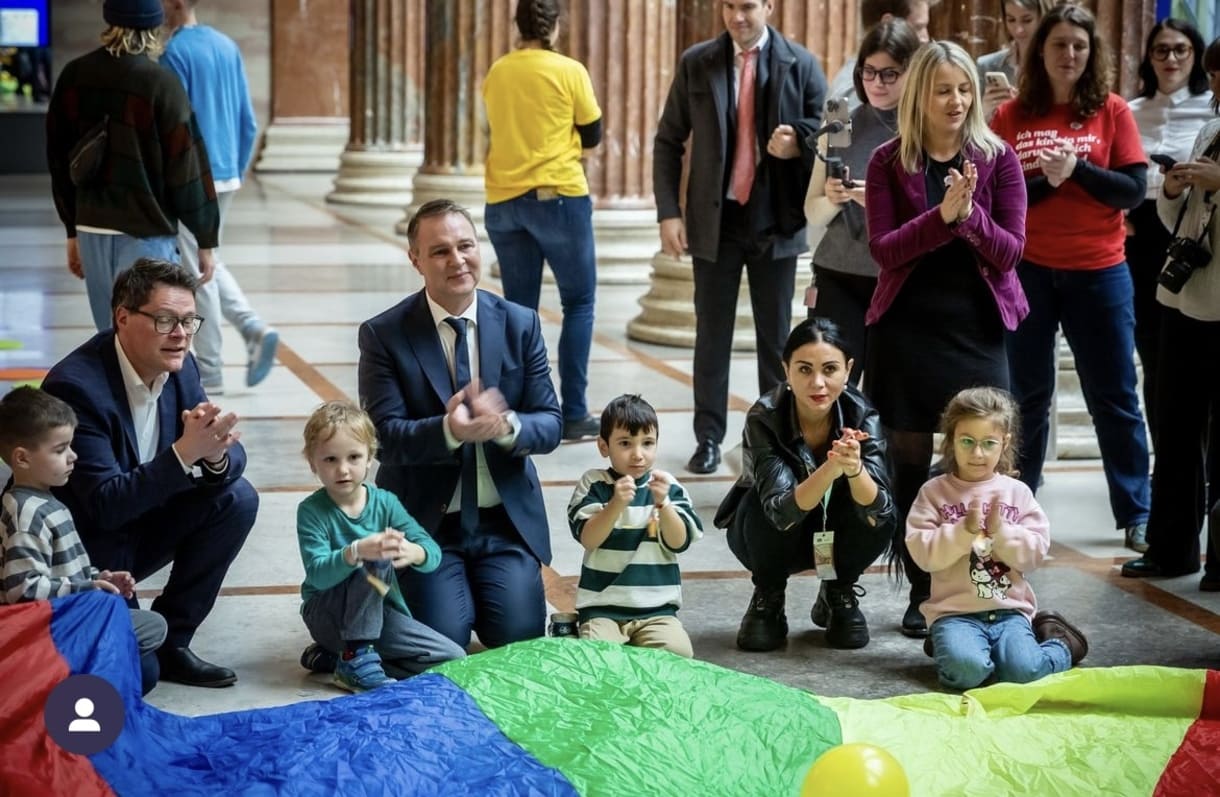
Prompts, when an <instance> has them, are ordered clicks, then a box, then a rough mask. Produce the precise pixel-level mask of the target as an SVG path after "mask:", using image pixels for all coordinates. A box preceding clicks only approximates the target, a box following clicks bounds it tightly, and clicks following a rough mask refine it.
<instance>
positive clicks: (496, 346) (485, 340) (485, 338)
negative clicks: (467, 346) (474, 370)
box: [477, 291, 504, 387]
mask: <svg viewBox="0 0 1220 797" xmlns="http://www.w3.org/2000/svg"><path fill="white" fill-rule="evenodd" d="M477 295H478V298H479V329H478V335H479V379H480V380H481V381H482V383H483V385H484V386H485V387H486V386H491V387H495V386H497V385H499V384H500V370H501V368H502V366H503V365H504V308H502V307H500V306H499V305H498V304H495V303H493V302H492V300H491V297H490V296H488V295H487V294H485V293H483V292H482V291H479V292H478V294H477ZM485 330H486V332H487V334H486V335H484V334H483V332H484V331H485Z"/></svg>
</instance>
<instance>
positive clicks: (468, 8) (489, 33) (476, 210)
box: [394, 0, 516, 235]
mask: <svg viewBox="0 0 1220 797" xmlns="http://www.w3.org/2000/svg"><path fill="white" fill-rule="evenodd" d="M424 8H425V25H424V30H425V34H424V35H425V45H424V161H423V165H421V166H420V167H419V170H418V171H417V172H416V173H415V179H414V181H413V186H412V187H413V191H414V196H413V198H412V201H411V203H410V204H408V205H407V207H406V208H405V212H406V213H405V215H404V217H403V218H402V219H401V220H400V221H399V222H398V224H397V225H395V228H394V229H395V230H396V231H397V232H398V233H399V234H400V235H406V234H407V223H408V222H409V221H410V220H411V216H412V214H414V213H415V210H416V209H417V208H418V207H419V206H420V205H422V204H423V203H424V202H427V201H428V200H430V199H441V198H445V199H452V200H454V201H455V202H458V203H459V204H461V205H464V206H466V207H467V208H469V209H470V213H471V215H472V216H474V218H475V222H476V224H477V225H478V227H479V228H480V233H481V232H482V220H483V204H484V201H485V194H484V191H483V161H484V159H485V157H486V154H487V116H486V111H485V110H484V108H483V99H482V90H483V78H484V76H485V75H486V74H487V70H488V68H489V67H490V66H491V64H492V62H493V61H495V60H496V59H497V58H499V57H500V56H501V55H503V54H504V53H506V52H508V50H509V47H510V46H511V42H512V41H513V40H514V38H515V37H516V25H515V23H514V22H513V4H511V3H505V2H503V0H424Z"/></svg>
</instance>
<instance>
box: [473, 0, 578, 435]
mask: <svg viewBox="0 0 1220 797" xmlns="http://www.w3.org/2000/svg"><path fill="white" fill-rule="evenodd" d="M558 21H559V4H558V2H557V0H520V2H519V3H518V4H517V30H518V31H519V32H520V34H521V39H520V42H519V43H518V46H517V48H516V49H514V50H513V51H512V52H510V53H508V54H507V55H505V56H503V57H502V58H500V59H498V60H497V61H496V62H495V63H494V64H492V65H491V69H490V70H488V72H487V77H486V79H485V80H484V81H483V102H484V104H485V105H486V107H487V123H488V127H489V129H490V131H491V135H490V146H489V147H488V151H487V163H486V169H485V188H486V192H487V207H486V214H485V224H486V227H487V235H488V237H490V238H491V244H492V246H494V247H495V250H496V257H497V258H498V259H499V261H500V279H501V281H502V282H503V284H504V295H505V297H506V298H508V300H509V301H513V302H516V303H517V304H523V305H525V306H526V307H532V308H534V309H537V308H538V298H539V294H540V293H541V290H542V262H543V261H544V260H545V261H546V262H547V263H549V264H550V266H551V271H552V272H553V273H554V275H555V282H556V284H557V285H558V287H559V299H560V303H561V304H562V305H563V326H562V328H561V330H560V333H559V387H560V390H559V393H560V400H561V404H562V406H563V419H564V422H563V436H564V438H565V439H569V440H573V439H580V438H582V437H593V436H596V435H597V434H598V431H599V423H598V420H597V418H595V417H593V416H591V415H590V414H589V408H588V405H587V404H586V402H585V388H586V387H587V386H588V382H589V348H590V346H591V345H592V342H593V303H594V299H595V296H596V290H597V260H596V256H595V254H594V250H593V203H592V201H591V200H590V198H589V183H588V181H587V180H586V179H585V172H584V168H583V166H582V164H581V155H582V153H583V152H584V151H585V150H588V149H591V148H593V147H596V146H597V144H598V143H599V142H600V141H601V115H602V114H601V108H599V107H598V105H597V98H596V97H595V96H594V95H593V83H592V81H591V80H590V79H589V73H588V71H586V70H585V68H584V66H583V65H581V64H580V62H578V61H575V60H573V59H571V58H568V57H566V56H563V55H560V54H559V53H557V52H555V51H554V49H553V48H554V45H555V39H556V36H557V34H558V30H559V28H558Z"/></svg>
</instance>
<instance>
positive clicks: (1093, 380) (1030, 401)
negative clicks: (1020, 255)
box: [1008, 261, 1150, 528]
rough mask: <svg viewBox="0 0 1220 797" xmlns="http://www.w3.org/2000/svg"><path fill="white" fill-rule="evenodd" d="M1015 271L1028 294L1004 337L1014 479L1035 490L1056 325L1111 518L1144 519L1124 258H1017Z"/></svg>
mask: <svg viewBox="0 0 1220 797" xmlns="http://www.w3.org/2000/svg"><path fill="white" fill-rule="evenodd" d="M1017 273H1018V275H1019V276H1020V278H1021V286H1022V287H1023V288H1024V289H1025V295H1026V297H1028V299H1029V316H1028V317H1026V319H1025V320H1024V321H1022V322H1021V325H1020V326H1019V327H1017V330H1016V331H1015V332H1010V333H1009V336H1008V367H1009V375H1010V377H1011V383H1012V392H1013V393H1014V394H1015V396H1016V398H1017V401H1018V402H1020V404H1021V432H1022V435H1021V436H1022V438H1023V440H1024V443H1023V445H1022V446H1021V451H1020V455H1019V457H1018V460H1017V467H1018V468H1019V469H1020V471H1021V481H1023V482H1025V483H1026V484H1027V485H1029V488H1030V489H1031V490H1036V489H1037V486H1038V482H1039V481H1041V479H1042V465H1043V463H1044V462H1045V461H1046V448H1047V442H1048V439H1049V437H1050V408H1051V398H1052V396H1053V395H1054V393H1055V377H1056V375H1057V373H1058V369H1059V363H1058V360H1059V353H1058V351H1057V350H1056V348H1055V331H1056V329H1057V328H1058V327H1059V325H1060V324H1062V325H1063V334H1064V335H1065V336H1066V337H1067V341H1068V345H1070V346H1071V347H1072V353H1073V354H1075V355H1076V373H1077V374H1079V376H1080V387H1081V389H1082V390H1083V392H1084V400H1085V404H1086V405H1087V406H1088V409H1089V415H1091V416H1092V418H1093V428H1094V430H1095V431H1096V432H1097V444H1098V446H1099V447H1100V448H1101V462H1102V468H1103V470H1104V471H1105V474H1106V484H1107V486H1108V487H1109V489H1110V509H1111V511H1112V512H1113V513H1114V521H1115V524H1116V526H1117V527H1118V528H1126V527H1128V526H1132V525H1135V524H1137V523H1147V522H1148V511H1149V504H1150V496H1149V492H1150V486H1149V479H1148V437H1147V433H1146V431H1145V429H1144V416H1143V415H1142V414H1140V406H1139V397H1138V396H1137V395H1136V391H1135V385H1136V376H1135V360H1134V356H1135V312H1134V310H1133V309H1132V306H1133V305H1132V299H1133V290H1132V287H1131V273H1130V271H1128V269H1127V264H1126V263H1119V264H1118V265H1116V266H1111V267H1110V268H1103V269H1098V270H1096V271H1064V270H1062V269H1053V268H1045V267H1043V266H1038V265H1034V264H1033V263H1030V262H1028V261H1023V262H1022V263H1021V265H1020V266H1018V269H1017Z"/></svg>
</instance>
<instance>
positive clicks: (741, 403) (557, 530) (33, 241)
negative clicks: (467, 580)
mask: <svg viewBox="0 0 1220 797" xmlns="http://www.w3.org/2000/svg"><path fill="white" fill-rule="evenodd" d="M329 188H330V182H329V178H327V177H322V176H303V175H293V176H274V177H264V178H259V179H252V180H251V181H249V182H248V183H247V185H246V186H245V187H244V188H243V189H242V191H241V192H240V194H239V195H238V197H237V200H236V203H235V205H234V207H233V211H232V213H231V216H230V220H229V224H228V227H227V229H226V230H225V244H224V247H223V249H222V253H223V257H224V259H225V262H226V263H227V264H228V266H229V268H230V269H231V270H232V271H233V273H234V274H235V275H236V276H237V279H238V280H239V281H240V282H241V284H242V286H243V287H244V289H245V291H246V293H247V295H248V297H249V299H250V301H251V303H252V304H253V306H254V308H255V309H256V310H257V311H258V312H259V313H260V314H261V315H262V316H263V317H264V318H266V319H267V320H268V321H270V322H271V323H272V324H274V325H275V326H276V327H277V328H278V329H279V330H280V333H281V336H282V337H281V350H280V358H279V365H277V367H276V368H275V369H274V370H273V371H272V374H271V376H270V377H269V378H268V379H267V381H266V382H264V383H263V384H262V385H259V386H258V387H257V388H254V389H248V388H246V387H244V357H245V352H244V349H243V347H242V345H241V340H240V337H239V336H238V335H237V333H236V332H235V331H234V330H233V329H232V328H228V327H226V329H225V333H224V334H225V358H226V369H225V377H226V379H225V381H226V391H225V394H224V396H223V398H222V399H221V403H222V404H223V406H225V407H226V408H228V409H232V410H235V411H237V412H238V413H239V414H240V416H241V417H242V423H241V428H242V430H243V441H244V443H245V445H246V448H247V450H248V452H249V462H250V465H249V469H248V471H247V475H248V477H249V478H250V480H251V482H252V483H253V484H254V485H255V486H256V487H257V488H258V490H259V491H260V493H261V496H262V505H261V509H260V512H259V517H258V522H257V524H256V525H255V528H254V530H253V532H252V534H251V536H250V538H249V541H248V542H247V544H246V546H245V548H244V549H243V550H242V552H241V554H240V555H239V557H238V559H237V561H236V562H235V564H234V566H233V568H232V570H231V571H230V572H229V575H228V578H227V580H226V586H225V589H224V592H223V593H222V597H221V598H220V599H219V601H218V604H217V606H216V609H215V610H214V612H213V613H212V615H211V616H210V618H209V619H208V621H207V622H206V623H205V624H204V625H203V626H202V628H201V629H200V631H199V635H198V636H197V638H196V642H195V647H196V649H197V651H198V652H199V653H200V654H201V655H203V656H205V657H207V658H209V659H212V660H215V661H218V662H222V663H225V664H227V665H230V666H232V667H234V668H235V669H236V670H237V671H238V675H239V678H240V680H239V682H238V684H237V685H236V686H234V687H232V688H229V689H222V690H215V691H213V690H204V689H191V688H187V687H181V686H176V685H173V684H162V685H161V686H159V687H158V688H157V689H156V690H155V691H154V692H153V693H152V695H151V696H150V699H151V701H152V702H153V703H155V704H156V705H158V706H161V707H163V708H166V709H169V710H172V711H177V712H181V713H188V714H199V713H212V712H216V711H223V710H231V709H238V708H245V707H251V706H266V705H278V704H283V703H288V702H293V701H298V700H303V699H314V698H321V697H329V696H333V695H337V694H339V692H337V691H336V690H334V689H333V688H332V687H331V686H330V685H329V684H328V683H327V682H326V680H325V679H324V678H322V677H320V676H310V675H308V674H307V673H305V672H304V671H303V670H302V669H301V668H300V667H299V666H298V664H297V657H298V655H299V653H300V651H301V649H302V648H303V647H304V646H305V644H306V643H307V642H308V637H307V635H306V632H305V628H304V625H303V624H302V623H301V622H300V620H299V619H298V616H297V614H298V604H299V598H298V587H299V584H300V580H301V575H302V570H301V564H300V559H299V555H298V553H297V546H296V537H295V529H294V520H295V508H296V505H297V503H298V502H299V501H300V500H301V499H302V498H303V497H304V496H305V495H306V494H308V493H309V492H310V491H312V490H313V489H314V484H313V481H312V476H311V474H310V472H309V469H308V467H307V466H306V464H305V462H304V461H303V460H302V459H301V456H300V454H299V451H300V448H301V429H302V427H303V424H304V420H305V418H306V417H307V416H308V414H309V413H310V411H311V410H312V409H313V408H314V407H315V406H316V405H317V404H318V403H319V402H320V401H322V400H325V399H330V398H335V397H340V396H348V397H352V398H355V397H356V361H357V355H358V352H357V348H356V328H357V325H358V324H359V323H360V322H361V321H362V320H364V319H366V318H368V317H369V316H371V315H373V314H375V313H377V312H379V311H380V310H382V309H384V308H386V307H388V306H390V305H391V304H393V303H395V302H397V301H398V300H399V299H400V298H401V297H402V296H403V295H405V294H407V293H409V292H412V291H415V290H417V289H418V288H419V287H420V285H421V282H420V279H419V276H418V275H417V274H416V272H415V270H414V269H413V268H412V267H411V265H410V263H409V261H408V260H407V256H406V251H405V247H406V241H405V239H403V238H400V237H398V236H396V235H395V234H394V233H393V228H394V223H395V222H397V221H398V220H399V219H400V218H401V215H402V214H401V212H400V211H398V210H374V209H367V208H352V207H343V206H328V205H327V204H326V203H325V202H324V201H323V199H322V197H324V196H325V195H326V193H327V191H328V190H329ZM489 261H490V258H487V259H485V269H484V287H486V288H488V289H489V290H493V291H495V290H498V289H499V286H498V283H497V281H496V280H495V279H493V278H492V277H491V276H490V273H489V269H488V268H486V264H487V263H488V262H489ZM644 290H645V286H640V285H637V286H627V285H615V286H603V287H601V288H599V294H598V305H597V320H596V336H595V339H594V347H593V353H592V363H591V380H590V387H589V400H590V405H591V406H592V407H595V408H596V407H599V406H601V404H602V403H603V402H605V401H606V400H608V399H609V398H611V397H613V396H614V395H617V394H618V393H620V392H622V391H623V390H624V388H629V389H631V390H638V391H640V392H642V393H643V394H644V396H645V397H646V398H647V399H649V400H650V401H651V402H652V403H653V404H654V405H655V406H656V408H657V409H658V411H659V412H660V418H661V427H662V428H661V436H660V443H661V445H660V456H659V459H658V466H659V467H661V468H664V469H666V470H670V471H672V472H674V473H675V474H677V475H678V476H679V478H681V479H682V480H683V482H684V483H685V484H686V485H687V487H688V488H689V489H690V491H691V493H692V495H693V497H694V498H695V501H696V504H697V507H698V509H699V511H700V512H701V514H702V516H703V517H704V518H705V519H710V518H711V516H712V514H713V512H714V509H715V507H716V505H717V504H718V502H719V499H720V497H721V496H722V495H723V494H724V492H725V491H726V490H727V488H728V486H729V485H730V484H731V482H732V480H733V478H734V475H735V470H734V466H735V464H736V462H737V459H736V458H735V457H734V456H733V452H732V451H729V452H728V455H727V456H726V464H725V465H723V466H722V467H721V469H720V470H719V471H718V472H717V473H716V474H713V475H710V476H702V477H696V476H692V475H690V474H685V476H684V475H683V473H684V472H683V464H684V463H685V461H686V458H687V457H688V456H689V454H690V452H691V451H692V449H693V446H694V438H693V434H692V432H691V430H690V421H691V413H692V399H691V385H690V377H689V375H690V366H691V362H690V354H691V353H690V351H689V350H687V349H681V348H670V347H664V346H656V345H649V344H641V343H638V342H635V341H630V340H628V339H627V337H626V332H625V330H626V325H627V322H628V321H629V320H630V319H631V318H633V317H634V316H635V315H636V313H637V312H638V304H637V300H638V298H639V297H640V296H641V295H642V294H643V292H644ZM542 301H543V309H542V313H541V315H542V320H543V326H544V330H545V333H546V338H547V343H548V346H549V347H550V350H551V351H552V352H554V351H555V345H556V342H557V337H558V331H559V301H558V296H557V294H556V292H555V291H554V289H553V288H552V287H544V291H543V300H542ZM92 333H93V329H92V326H91V323H90V319H89V313H88V304H87V302H86V299H85V292H84V285H83V283H81V282H79V281H78V280H76V279H75V278H73V277H72V276H71V275H70V274H69V273H68V271H67V268H66V266H65V264H64V243H63V228H62V227H61V226H60V225H59V222H58V220H57V218H56V216H55V212H54V208H53V206H52V204H51V200H50V193H49V185H48V180H47V179H46V178H45V177H0V390H3V389H7V387H8V385H9V384H10V383H12V382H13V381H20V380H25V379H36V378H37V375H38V373H40V371H42V370H45V369H46V368H47V367H48V366H50V365H51V364H52V363H54V362H55V361H56V360H57V359H58V358H59V357H61V356H62V355H64V354H65V353H66V352H68V351H69V350H71V349H72V348H73V347H74V346H75V345H77V344H78V343H79V342H81V341H83V340H84V339H86V338H87V337H88V336H89V335H91V334H92ZM552 361H553V358H552ZM755 388H756V386H755V375H754V363H753V358H752V356H750V355H749V354H745V353H742V354H738V355H736V356H735V357H734V359H733V365H732V381H731V389H732V393H733V396H734V399H733V401H732V407H733V409H732V412H731V415H730V423H729V433H728V440H729V441H732V440H734V439H735V438H737V437H738V436H739V435H740V431H741V424H742V420H743V417H744V409H745V408H746V407H748V406H749V403H750V402H751V401H752V400H753V398H754V396H755V394H756V389H755ZM536 461H537V465H538V468H539V471H540V473H541V476H542V479H543V483H544V491H545V494H546V503H547V510H548V514H549V518H550V523H551V535H552V542H553V548H554V551H555V557H554V561H553V562H552V563H551V569H550V570H549V571H548V600H549V601H550V603H551V604H552V605H553V606H556V607H565V606H568V605H570V603H571V600H572V594H573V590H574V587H573V582H574V576H576V574H577V573H578V572H579V567H580V547H579V545H578V544H577V543H576V542H574V541H573V540H572V538H571V536H570V535H569V533H568V531H567V526H566V522H565V520H564V510H565V508H566V505H567V501H568V498H569V496H570V495H571V491H572V488H573V486H574V484H575V482H576V480H577V479H578V478H579V475H580V474H581V473H582V472H583V471H584V470H585V469H586V468H589V467H594V466H598V465H599V458H598V455H597V451H596V448H595V446H594V445H593V444H592V443H591V442H584V443H567V444H564V445H562V446H560V448H559V449H558V450H557V451H556V452H554V453H552V454H550V455H548V456H544V457H538V458H537V460H536ZM0 475H2V474H0ZM1040 498H1041V500H1042V502H1043V504H1044V506H1045V508H1046V509H1047V512H1048V514H1049V515H1050V518H1051V521H1052V537H1053V539H1054V540H1055V544H1054V549H1053V553H1054V559H1053V561H1051V562H1050V563H1049V564H1048V566H1046V567H1045V568H1043V569H1042V570H1041V571H1039V572H1038V573H1037V574H1036V575H1035V576H1034V578H1033V581H1034V584H1035V585H1036V587H1037V589H1038V591H1039V595H1040V596H1041V600H1042V603H1043V605H1044V606H1053V607H1054V608H1056V609H1058V610H1059V611H1061V612H1063V613H1064V614H1065V615H1067V616H1069V617H1070V618H1072V619H1073V620H1075V621H1076V622H1077V623H1078V624H1079V625H1080V626H1081V627H1082V628H1083V629H1084V630H1085V631H1086V633H1087V634H1088V635H1089V637H1090V642H1091V651H1090V654H1089V657H1088V658H1087V659H1086V661H1085V665H1086V666H1104V665H1116V664H1134V663H1149V664H1151V663H1157V664H1172V665H1177V666H1186V667H1218V666H1220V636H1218V634H1220V593H1212V594H1205V593H1200V592H1199V591H1198V589H1197V578H1195V577H1188V578H1181V579H1172V580H1163V581H1156V582H1140V581H1131V580H1127V579H1122V578H1121V577H1119V575H1118V571H1117V567H1116V563H1118V562H1121V561H1123V560H1125V559H1126V558H1128V556H1129V553H1128V552H1126V551H1124V549H1123V548H1122V547H1121V533H1119V532H1116V531H1115V530H1114V529H1113V528H1112V526H1113V523H1112V521H1111V519H1110V513H1109V508H1108V502H1107V499H1106V491H1105V483H1104V480H1103V478H1102V474H1101V470H1100V467H1099V466H1098V465H1097V463H1094V462H1087V461H1085V462H1081V461H1073V462H1070V463H1052V464H1051V465H1050V467H1049V468H1048V471H1047V475H1046V485H1045V487H1044V489H1043V491H1042V492H1041V493H1040ZM682 568H683V572H684V577H685V579H686V584H687V587H686V597H687V605H686V608H684V610H683V612H682V615H681V616H682V618H683V620H684V622H685V624H686V625H687V626H688V627H689V629H690V631H691V635H692V639H693V641H694V646H695V654H696V656H697V657H698V658H702V659H706V660H709V661H713V662H716V663H718V664H722V665H724V666H727V667H732V668H734V669H739V670H742V671H746V672H750V673H754V674H757V675H760V676H763V677H770V678H775V679H776V680H779V681H782V682H784V683H788V684H791V685H794V686H798V687H802V688H808V689H811V690H813V691H815V692H817V693H820V694H827V695H848V696H858V697H872V696H883V695H892V694H902V693H906V692H911V691H920V690H924V689H929V688H935V685H936V679H935V673H934V671H933V668H932V664H931V660H930V659H927V658H925V657H924V655H923V653H922V651H921V649H920V646H919V644H918V643H917V642H912V641H910V640H907V639H905V638H904V637H902V636H901V635H900V634H899V633H898V632H897V626H898V619H899V617H900V615H901V611H902V609H903V607H904V600H903V596H902V595H901V594H900V593H898V592H897V591H896V590H895V589H894V588H893V587H892V585H891V583H890V582H889V581H888V580H887V577H886V576H885V575H884V574H883V573H882V572H881V569H880V568H876V569H875V572H872V573H870V574H869V575H866V576H865V578H864V581H863V584H864V586H865V587H866V588H867V589H868V595H867V596H866V597H865V598H864V600H863V602H862V604H861V605H862V608H863V610H864V611H865V613H866V614H867V616H868V619H869V622H870V625H871V629H872V643H871V644H870V645H869V646H868V647H867V648H865V649H864V650H860V651H837V650H832V649H829V648H827V647H826V645H825V642H824V640H823V639H822V635H821V633H820V632H817V631H816V630H815V629H814V628H813V626H812V624H811V623H810V622H809V620H808V619H807V618H808V609H809V606H810V605H811V603H812V600H813V597H814V595H815V594H816V591H817V582H816V579H814V578H812V577H807V576H801V577H796V578H794V579H793V581H792V584H791V585H790V589H789V595H788V617H789V621H790V623H791V626H792V633H791V636H790V640H789V644H788V646H787V648H786V649H785V650H783V651H779V652H776V653H773V654H745V653H741V652H739V651H737V650H736V649H735V647H734V645H733V640H734V635H735V633H736V627H737V621H738V619H739V617H740V614H741V612H742V611H743V610H744V608H745V604H746V602H747V601H748V599H749V594H750V585H749V579H748V575H747V574H745V573H744V572H743V571H742V569H741V567H740V565H739V564H738V563H737V561H736V560H735V559H734V557H733V556H732V554H731V553H729V551H728V548H727V546H726V544H725V540H724V535H723V533H721V532H718V531H716V530H714V529H709V530H708V532H707V534H706V536H705V537H704V538H703V540H701V541H700V542H699V543H697V544H696V545H695V546H693V547H692V548H691V550H690V551H689V552H688V553H686V554H684V556H683V558H682ZM164 575H165V574H164V573H162V574H159V576H158V577H154V578H152V579H150V580H149V581H148V582H147V583H145V584H144V585H142V587H143V589H144V590H145V591H146V592H147V591H150V590H155V589H156V588H157V586H158V585H159V584H161V583H163V582H164Z"/></svg>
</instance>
